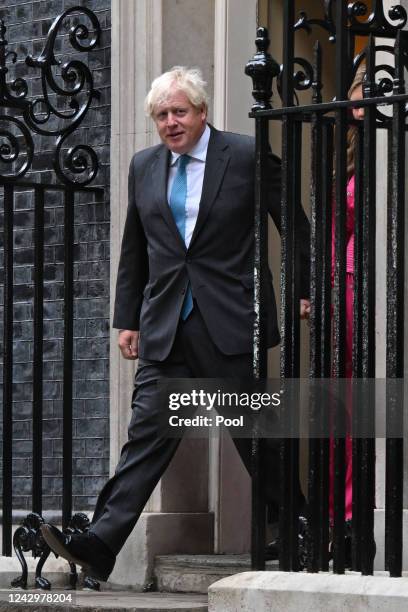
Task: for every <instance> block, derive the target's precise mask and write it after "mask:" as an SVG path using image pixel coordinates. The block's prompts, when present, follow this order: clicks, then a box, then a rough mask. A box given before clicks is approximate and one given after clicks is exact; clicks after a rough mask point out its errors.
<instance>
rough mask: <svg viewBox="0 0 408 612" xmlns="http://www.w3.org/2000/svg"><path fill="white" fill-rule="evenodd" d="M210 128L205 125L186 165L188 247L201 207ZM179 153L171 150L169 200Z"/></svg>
mask: <svg viewBox="0 0 408 612" xmlns="http://www.w3.org/2000/svg"><path fill="white" fill-rule="evenodd" d="M210 133H211V132H210V128H209V127H208V125H206V126H205V129H204V132H203V133H202V135H201V138H200V140H199V141H198V142H197V144H196V145H195V146H194V147H193V148H192V149H191V151H189V152H188V155H189V156H190V157H191V159H190V161H189V162H188V164H187V166H186V174H187V199H186V235H185V243H186V246H187V248H188V246H189V244H190V241H191V237H192V235H193V231H194V227H195V224H196V221H197V216H198V210H199V207H200V200H201V192H202V190H203V181H204V170H205V160H206V158H207V149H208V141H209V140H210ZM179 157H180V154H179V153H173V151H172V152H171V160H170V169H169V179H168V183H167V201H168V202H169V201H170V194H171V188H172V187H173V182H174V178H175V176H176V173H177V160H178V158H179Z"/></svg>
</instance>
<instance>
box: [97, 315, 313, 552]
mask: <svg viewBox="0 0 408 612" xmlns="http://www.w3.org/2000/svg"><path fill="white" fill-rule="evenodd" d="M251 374H252V354H251V353H246V354H242V355H224V354H223V353H221V352H220V351H219V350H218V349H217V347H216V346H215V345H214V343H213V342H212V340H211V338H210V336H209V334H208V331H207V328H206V326H205V323H204V321H203V319H202V317H201V314H200V312H199V310H198V308H197V307H196V306H195V308H194V309H193V311H192V313H191V315H190V316H189V317H188V319H187V320H186V321H181V322H180V324H179V328H178V330H177V334H176V339H175V342H174V345H173V348H172V350H171V352H170V354H169V356H168V357H167V359H166V360H165V361H160V362H159V361H150V360H145V359H140V360H139V367H138V369H137V372H136V376H135V386H134V391H133V397H132V417H131V420H130V424H129V429H128V441H127V442H126V444H125V445H124V446H123V448H122V452H121V456H120V459H119V463H118V465H117V468H116V471H115V474H114V476H113V477H112V478H111V479H110V480H108V482H107V483H106V484H105V486H104V487H103V489H102V491H101V493H100V495H99V497H98V501H97V504H96V508H95V512H94V516H93V519H92V526H91V530H92V531H93V532H94V533H95V534H96V535H97V536H98V537H99V538H100V539H101V540H102V541H103V542H104V543H105V544H106V545H107V546H109V548H110V549H111V550H112V552H113V553H115V554H118V552H119V551H120V550H121V548H122V546H123V545H124V543H125V541H126V539H127V538H128V536H129V534H130V533H131V531H132V529H133V527H134V526H135V524H136V521H137V520H138V518H139V516H140V514H141V512H142V511H143V508H144V506H145V505H146V503H147V500H148V499H149V497H150V495H151V493H152V491H153V489H154V488H155V486H156V484H157V483H158V481H159V480H160V477H161V476H162V474H163V473H164V471H165V470H166V468H167V466H168V464H169V463H170V460H171V459H172V457H173V455H174V453H175V452H176V450H177V447H178V445H179V443H180V438H169V437H167V436H166V435H165V432H166V431H167V429H166V427H164V426H163V425H164V421H165V420H167V421H168V417H169V411H168V406H167V405H163V402H160V401H158V397H157V395H158V394H157V388H156V387H157V381H158V380H160V379H162V378H249V377H250V376H251ZM234 443H235V445H236V447H237V450H238V452H239V454H240V456H241V458H242V460H243V462H244V464H245V466H246V468H247V469H248V472H249V473H250V464H251V440H249V439H245V438H235V439H234ZM278 457H279V444H278V441H277V440H268V451H267V461H268V466H270V469H267V481H268V482H267V498H268V503H270V504H271V505H272V507H273V510H275V511H276V508H277V507H278V496H279V480H278V476H279V470H278V469H277V465H278ZM299 494H300V495H301V493H300V488H299Z"/></svg>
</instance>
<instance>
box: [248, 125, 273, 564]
mask: <svg viewBox="0 0 408 612" xmlns="http://www.w3.org/2000/svg"><path fill="white" fill-rule="evenodd" d="M255 126H256V153H255V218H254V233H255V253H254V271H255V278H254V293H255V295H254V303H255V322H254V359H253V375H254V378H255V379H256V380H260V379H264V378H266V377H267V375H268V355H267V346H266V342H265V339H266V330H265V321H266V316H265V314H266V313H265V303H266V301H265V296H264V290H265V289H264V288H265V280H266V279H265V271H266V269H267V266H268V259H267V258H268V212H267V207H266V204H267V193H266V182H265V179H266V176H267V165H266V164H267V156H268V148H269V132H268V128H269V123H268V120H267V119H257V120H256V122H255ZM254 433H255V435H254V437H253V439H252V456H251V460H252V523H251V538H252V542H251V566H252V569H253V570H263V569H265V511H266V505H265V493H264V483H265V473H264V469H265V466H264V462H263V460H262V459H263V457H262V452H261V451H262V444H263V442H262V440H261V439H260V437H259V432H254Z"/></svg>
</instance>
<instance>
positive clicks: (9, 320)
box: [2, 185, 14, 557]
mask: <svg viewBox="0 0 408 612" xmlns="http://www.w3.org/2000/svg"><path fill="white" fill-rule="evenodd" d="M13 228H14V188H13V186H12V185H5V186H4V305H3V308H4V310H3V322H4V328H3V498H2V502H3V504H2V505H3V544H2V551H3V555H5V556H6V557H11V528H12V507H13V446H12V444H13V275H14V266H13Z"/></svg>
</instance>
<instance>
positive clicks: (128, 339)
mask: <svg viewBox="0 0 408 612" xmlns="http://www.w3.org/2000/svg"><path fill="white" fill-rule="evenodd" d="M118 344H119V348H120V352H121V353H122V357H124V358H125V359H137V358H138V357H139V332H138V331H131V330H129V329H121V330H120V332H119V340H118Z"/></svg>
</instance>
